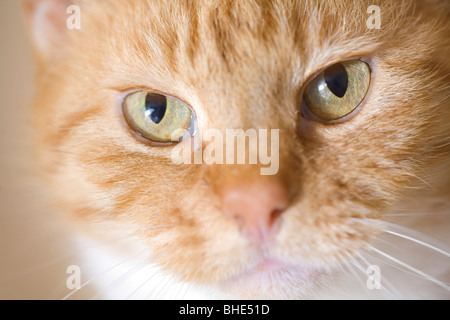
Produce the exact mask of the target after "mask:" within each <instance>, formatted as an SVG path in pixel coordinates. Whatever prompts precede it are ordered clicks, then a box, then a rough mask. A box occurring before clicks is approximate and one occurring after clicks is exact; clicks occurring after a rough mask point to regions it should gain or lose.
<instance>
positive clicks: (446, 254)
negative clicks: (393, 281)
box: [383, 229, 450, 258]
mask: <svg viewBox="0 0 450 320" xmlns="http://www.w3.org/2000/svg"><path fill="white" fill-rule="evenodd" d="M383 231H384V232H387V233H389V234H392V235H394V236H398V237H401V238H404V239H407V240H410V241H413V242H415V243H418V244H420V245H423V246H425V247H428V248H430V249H432V250H434V251H436V252H439V253H442V254H443V255H445V256H446V257H449V258H450V253H448V252H446V251H444V250H442V249H439V248H437V247H435V246H432V245H431V244H428V243H426V242H423V241H420V240H418V239H414V238H412V237H408V236H406V235H404V234H400V233H397V232H394V231H390V230H387V229H384V230H383Z"/></svg>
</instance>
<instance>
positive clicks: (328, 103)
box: [303, 60, 371, 121]
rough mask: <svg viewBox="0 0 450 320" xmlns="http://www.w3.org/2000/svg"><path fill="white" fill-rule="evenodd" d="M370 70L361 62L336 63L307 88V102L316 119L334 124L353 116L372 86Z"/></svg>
mask: <svg viewBox="0 0 450 320" xmlns="http://www.w3.org/2000/svg"><path fill="white" fill-rule="evenodd" d="M370 76H371V72H370V68H369V66H368V64H367V63H365V62H363V61H360V60H349V61H343V62H339V63H336V64H334V65H332V66H331V67H329V68H327V69H325V70H324V71H322V72H321V73H319V74H318V75H317V76H316V77H315V78H314V79H313V80H312V81H311V82H309V84H308V85H307V86H306V88H305V92H304V95H303V97H304V101H305V104H306V106H307V108H308V109H309V111H310V112H312V113H313V114H314V115H315V116H316V117H317V118H319V119H320V120H323V121H334V120H338V119H341V118H343V117H345V116H347V115H349V114H350V113H352V112H353V111H354V110H355V109H356V108H357V107H358V106H359V105H360V104H361V102H362V101H363V100H364V98H365V96H366V94H367V91H368V90H369V85H370Z"/></svg>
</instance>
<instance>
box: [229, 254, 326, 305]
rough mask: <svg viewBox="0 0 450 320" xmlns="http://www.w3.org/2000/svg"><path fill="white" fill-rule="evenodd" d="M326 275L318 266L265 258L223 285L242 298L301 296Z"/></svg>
mask: <svg viewBox="0 0 450 320" xmlns="http://www.w3.org/2000/svg"><path fill="white" fill-rule="evenodd" d="M323 274H324V271H323V270H321V269H320V268H318V267H313V266H308V265H303V264H300V263H291V262H285V261H283V260H281V259H276V258H264V259H261V260H260V261H259V262H257V263H256V264H254V265H252V266H250V267H249V268H247V269H244V270H243V271H242V272H240V273H238V274H237V275H234V276H232V277H231V278H229V279H227V280H226V281H224V282H223V283H222V288H223V290H224V291H225V292H226V293H229V294H231V295H232V296H234V297H237V296H239V297H242V298H246V297H247V296H248V297H258V298H261V299H266V298H271V299H273V298H274V297H277V298H287V297H292V296H297V297H301V296H302V295H303V294H304V293H305V292H307V291H310V290H311V288H312V287H314V286H315V283H316V282H317V281H316V280H317V279H319V278H320V277H321V275H323Z"/></svg>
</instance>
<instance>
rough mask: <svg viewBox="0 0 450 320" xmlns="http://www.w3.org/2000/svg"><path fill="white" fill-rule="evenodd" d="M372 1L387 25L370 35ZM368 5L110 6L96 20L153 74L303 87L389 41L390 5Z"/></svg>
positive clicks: (129, 3)
mask: <svg viewBox="0 0 450 320" xmlns="http://www.w3.org/2000/svg"><path fill="white" fill-rule="evenodd" d="M372 2H376V3H377V4H378V5H379V6H380V8H381V10H382V12H383V13H385V14H384V16H383V18H384V19H385V20H386V24H385V25H384V28H383V30H378V31H375V32H374V31H373V30H370V29H369V28H367V26H366V22H367V19H368V18H369V15H368V13H367V9H368V8H369V6H370V5H371V3H372ZM372 2H369V1H358V2H352V3H349V2H348V1H343V0H335V1H297V0H295V1H276V0H272V1H174V0H172V1H152V0H148V1H147V0H142V1H114V5H111V2H108V6H107V7H105V8H102V12H103V15H102V17H101V19H103V21H102V22H103V23H108V24H111V22H113V26H114V27H113V28H111V26H110V27H109V29H114V31H109V32H114V33H115V37H113V38H115V39H117V31H118V30H117V29H120V31H121V33H122V36H123V41H122V45H125V46H128V47H127V51H126V53H128V54H130V55H131V54H135V56H138V57H139V58H140V59H141V60H144V63H143V65H147V66H148V68H149V69H150V72H151V73H155V74H164V73H166V72H170V73H172V74H173V73H177V72H179V73H182V74H183V75H184V76H189V75H192V76H194V75H195V76H198V78H195V79H192V81H198V79H205V78H207V77H205V76H207V75H209V76H211V74H214V75H215V76H216V77H220V76H221V75H222V74H227V78H229V74H234V75H236V77H238V78H242V77H245V76H254V75H252V73H254V74H255V75H256V74H259V75H260V74H264V73H271V74H273V72H277V71H279V70H281V69H283V70H293V71H295V72H297V77H298V78H299V81H301V80H304V79H303V78H304V77H307V76H308V75H310V74H311V73H313V72H316V71H317V69H318V68H321V67H325V65H326V64H330V63H332V62H333V61H335V60H342V59H346V58H347V59H348V58H352V57H354V56H358V55H363V54H366V53H368V52H370V51H371V50H373V49H374V48H375V47H376V46H377V45H379V43H380V40H382V39H383V37H385V36H386V35H387V34H389V33H390V34H392V31H393V30H392V27H390V26H388V25H387V24H388V21H389V19H390V17H389V14H390V13H392V12H393V11H395V10H394V9H395V4H392V3H390V2H388V1H381V2H380V1H372ZM102 6H104V5H103V4H102ZM104 9H106V10H104ZM397 12H398V10H397ZM105 13H106V14H105ZM99 19H100V17H99ZM102 22H101V23H102ZM396 23H397V24H398V25H399V20H398V19H397V21H396ZM103 29H104V27H103ZM106 33H108V32H106ZM116 49H117V48H116ZM122 49H123V48H122ZM123 51H124V50H122V53H121V52H120V50H116V54H117V55H118V57H119V59H124V60H126V59H128V58H130V57H129V56H126V55H125V54H124V53H123ZM134 60H136V59H134ZM134 62H136V61H133V63H134ZM250 69H251V70H254V71H253V72H251V70H250ZM233 81H234V79H233Z"/></svg>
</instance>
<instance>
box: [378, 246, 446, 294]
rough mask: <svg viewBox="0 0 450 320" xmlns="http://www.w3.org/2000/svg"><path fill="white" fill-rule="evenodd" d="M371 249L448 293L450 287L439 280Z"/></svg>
mask: <svg viewBox="0 0 450 320" xmlns="http://www.w3.org/2000/svg"><path fill="white" fill-rule="evenodd" d="M371 249H372V250H373V251H375V252H377V253H378V254H380V255H382V256H384V257H386V258H388V259H389V260H392V261H393V262H395V263H397V264H399V265H401V266H403V267H405V268H407V269H409V270H411V271H413V272H415V273H417V274H419V275H421V276H422V277H424V278H425V279H427V280H429V281H431V282H433V283H435V284H437V285H438V286H440V287H442V288H444V289H445V290H447V291H450V287H449V286H448V285H447V284H445V283H444V282H442V281H439V280H437V279H435V278H433V277H432V276H430V275H428V274H426V273H424V272H422V271H420V270H418V269H416V268H414V267H412V266H410V265H409V264H406V263H404V262H403V261H400V260H398V259H396V258H394V257H392V256H390V255H388V254H387V253H384V252H383V251H381V250H378V249H377V248H375V247H371Z"/></svg>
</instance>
